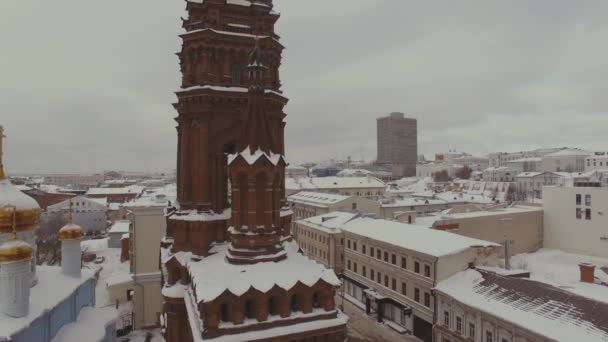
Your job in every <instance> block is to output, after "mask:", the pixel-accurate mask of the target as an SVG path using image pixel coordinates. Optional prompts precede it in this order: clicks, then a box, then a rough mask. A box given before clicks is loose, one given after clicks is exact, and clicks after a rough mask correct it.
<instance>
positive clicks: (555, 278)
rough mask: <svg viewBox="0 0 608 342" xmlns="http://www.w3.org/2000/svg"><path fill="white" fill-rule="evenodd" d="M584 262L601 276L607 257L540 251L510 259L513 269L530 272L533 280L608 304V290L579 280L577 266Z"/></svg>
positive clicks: (550, 250)
mask: <svg viewBox="0 0 608 342" xmlns="http://www.w3.org/2000/svg"><path fill="white" fill-rule="evenodd" d="M581 263H589V264H593V265H596V266H597V268H596V272H595V273H596V276H597V275H601V274H600V273H599V272H598V269H599V268H601V267H606V266H608V258H600V257H593V256H588V255H582V254H573V253H566V252H563V251H560V250H554V249H541V250H539V251H537V252H535V253H530V254H518V255H515V256H513V257H511V266H512V267H514V268H520V269H524V270H527V271H530V278H531V279H533V280H537V281H540V282H543V283H547V284H550V285H554V286H556V287H559V288H562V289H564V290H566V291H568V292H572V293H575V294H577V295H580V296H584V297H588V298H591V299H594V300H597V301H602V302H605V303H608V287H606V286H602V285H598V284H588V283H582V282H581V281H580V271H579V266H578V265H579V264H581ZM607 281H608V279H607Z"/></svg>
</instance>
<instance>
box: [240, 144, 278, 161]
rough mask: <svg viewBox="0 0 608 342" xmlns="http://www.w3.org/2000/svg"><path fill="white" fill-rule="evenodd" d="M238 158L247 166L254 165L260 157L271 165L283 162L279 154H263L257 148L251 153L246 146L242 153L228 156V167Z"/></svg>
mask: <svg viewBox="0 0 608 342" xmlns="http://www.w3.org/2000/svg"><path fill="white" fill-rule="evenodd" d="M239 156H240V157H242V158H243V159H244V160H245V162H247V164H249V165H253V164H255V162H257V161H258V160H259V159H260V158H262V157H264V158H266V159H267V160H268V161H269V162H270V163H271V164H272V165H277V164H278V163H279V162H280V161H281V160H283V161H284V159H283V156H282V155H281V154H278V153H273V152H270V153H265V152H264V151H262V150H260V149H259V148H258V149H257V150H256V151H255V152H253V153H252V152H251V150H250V148H249V146H247V147H246V148H245V149H244V150H243V151H242V152H239V153H235V154H230V155H228V165H230V164H232V163H233V162H234V161H235V160H236V159H237V158H238V157H239Z"/></svg>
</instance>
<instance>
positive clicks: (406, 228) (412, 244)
mask: <svg viewBox="0 0 608 342" xmlns="http://www.w3.org/2000/svg"><path fill="white" fill-rule="evenodd" d="M341 229H342V230H343V231H347V232H350V233H353V234H357V235H360V236H364V237H367V238H370V239H374V240H378V241H382V242H384V243H387V244H390V245H393V246H397V247H402V248H406V249H409V250H412V251H417V252H420V253H424V254H427V255H430V256H435V257H443V256H448V255H452V254H457V253H460V252H462V251H465V250H467V249H469V248H473V247H500V245H499V244H496V243H494V242H489V241H484V240H478V239H473V238H469V237H466V236H462V235H457V234H453V233H450V232H445V231H441V230H435V229H428V228H427V227H425V226H420V225H416V224H406V223H401V222H396V221H387V220H380V219H374V218H369V217H360V218H357V219H354V220H351V221H349V222H347V223H346V224H344V225H343V226H342V227H341Z"/></svg>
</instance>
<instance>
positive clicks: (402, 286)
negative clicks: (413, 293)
mask: <svg viewBox="0 0 608 342" xmlns="http://www.w3.org/2000/svg"><path fill="white" fill-rule="evenodd" d="M401 294H402V295H404V296H407V284H406V283H401Z"/></svg>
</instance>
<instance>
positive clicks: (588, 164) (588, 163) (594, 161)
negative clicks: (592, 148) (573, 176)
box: [585, 152, 608, 171]
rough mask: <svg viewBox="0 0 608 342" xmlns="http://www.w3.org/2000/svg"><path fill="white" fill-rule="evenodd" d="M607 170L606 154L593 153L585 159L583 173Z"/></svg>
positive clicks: (607, 154) (607, 160)
mask: <svg viewBox="0 0 608 342" xmlns="http://www.w3.org/2000/svg"><path fill="white" fill-rule="evenodd" d="M596 170H608V152H594V153H593V154H592V155H589V156H587V157H586V158H585V171H596Z"/></svg>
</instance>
